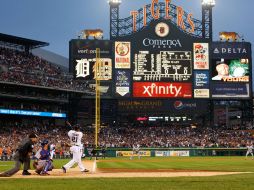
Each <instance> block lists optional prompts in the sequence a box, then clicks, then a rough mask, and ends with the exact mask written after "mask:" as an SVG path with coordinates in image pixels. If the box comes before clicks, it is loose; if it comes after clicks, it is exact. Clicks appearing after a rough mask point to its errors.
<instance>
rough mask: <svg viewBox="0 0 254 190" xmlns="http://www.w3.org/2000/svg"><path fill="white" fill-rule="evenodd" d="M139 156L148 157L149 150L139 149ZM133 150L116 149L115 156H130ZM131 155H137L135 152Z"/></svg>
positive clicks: (149, 154)
mask: <svg viewBox="0 0 254 190" xmlns="http://www.w3.org/2000/svg"><path fill="white" fill-rule="evenodd" d="M139 153H140V156H142V157H150V156H151V151H139ZM132 154H133V151H116V157H130V156H132ZM133 156H138V155H137V154H136V153H135V154H134V155H133Z"/></svg>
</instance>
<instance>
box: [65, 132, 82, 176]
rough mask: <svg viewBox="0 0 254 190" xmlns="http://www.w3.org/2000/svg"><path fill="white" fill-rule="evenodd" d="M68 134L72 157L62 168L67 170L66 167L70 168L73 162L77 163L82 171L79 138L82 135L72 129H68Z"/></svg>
mask: <svg viewBox="0 0 254 190" xmlns="http://www.w3.org/2000/svg"><path fill="white" fill-rule="evenodd" d="M68 136H69V138H70V141H71V148H70V151H71V152H72V154H73V157H72V160H71V161H70V162H68V163H67V164H66V165H64V168H65V169H66V170H67V169H69V168H71V167H72V166H73V165H74V164H75V163H78V166H79V168H80V170H81V171H84V170H85V167H84V166H83V164H82V162H81V156H82V154H83V152H82V151H83V147H82V144H81V139H82V137H83V133H82V132H78V131H74V130H70V131H69V132H68Z"/></svg>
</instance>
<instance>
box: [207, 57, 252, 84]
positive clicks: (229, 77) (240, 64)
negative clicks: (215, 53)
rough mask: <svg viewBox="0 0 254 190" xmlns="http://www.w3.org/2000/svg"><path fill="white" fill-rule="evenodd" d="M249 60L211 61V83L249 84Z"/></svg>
mask: <svg viewBox="0 0 254 190" xmlns="http://www.w3.org/2000/svg"><path fill="white" fill-rule="evenodd" d="M249 70H250V66H249V59H219V60H218V59H213V60H212V76H211V77H212V78H211V80H212V81H221V82H237V83H238V82H249V81H250V77H249V75H250V71H249Z"/></svg>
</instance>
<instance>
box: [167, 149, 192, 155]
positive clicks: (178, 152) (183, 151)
mask: <svg viewBox="0 0 254 190" xmlns="http://www.w3.org/2000/svg"><path fill="white" fill-rule="evenodd" d="M170 156H190V151H189V150H179V151H170Z"/></svg>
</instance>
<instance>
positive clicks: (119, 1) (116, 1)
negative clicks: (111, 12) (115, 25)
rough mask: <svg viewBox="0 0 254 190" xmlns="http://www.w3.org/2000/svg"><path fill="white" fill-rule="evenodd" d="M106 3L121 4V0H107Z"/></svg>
mask: <svg viewBox="0 0 254 190" xmlns="http://www.w3.org/2000/svg"><path fill="white" fill-rule="evenodd" d="M108 3H109V4H121V3H122V0H109V1H108Z"/></svg>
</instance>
